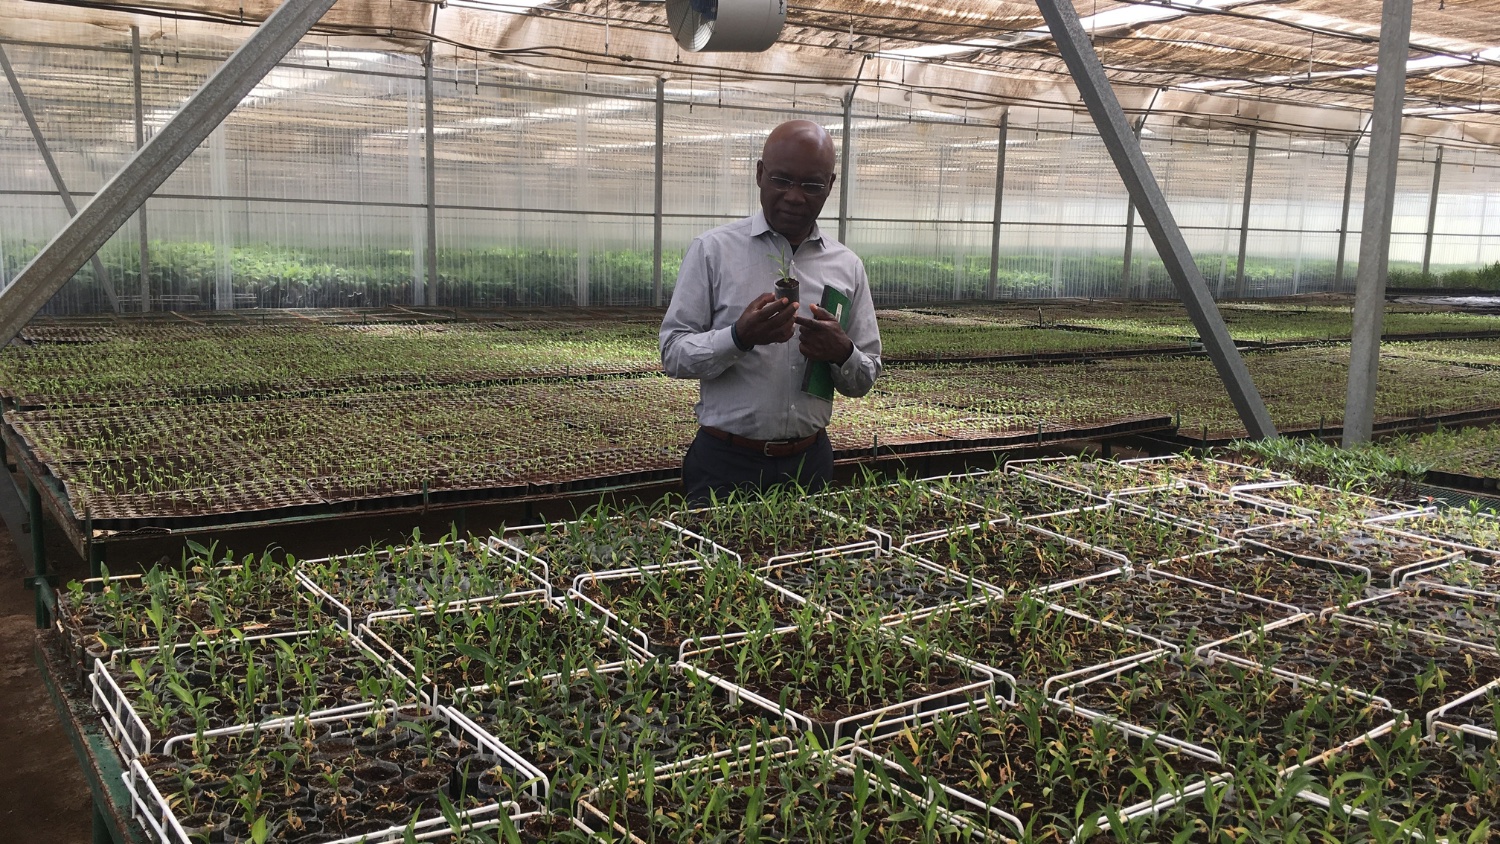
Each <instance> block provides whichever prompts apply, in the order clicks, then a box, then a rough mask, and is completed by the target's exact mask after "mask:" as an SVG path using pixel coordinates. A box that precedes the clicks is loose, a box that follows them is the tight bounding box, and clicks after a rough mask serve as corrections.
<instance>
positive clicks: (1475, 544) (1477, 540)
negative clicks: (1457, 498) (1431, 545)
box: [1385, 507, 1500, 563]
mask: <svg viewBox="0 0 1500 844" xmlns="http://www.w3.org/2000/svg"><path fill="white" fill-rule="evenodd" d="M1385 524H1386V526H1387V527H1389V528H1391V529H1392V530H1399V531H1403V532H1406V533H1413V534H1416V535H1418V536H1425V537H1430V538H1432V539H1436V540H1439V541H1442V542H1447V543H1450V544H1452V545H1457V546H1458V547H1460V548H1462V549H1464V550H1465V551H1467V552H1468V554H1469V557H1470V558H1472V559H1474V560H1477V561H1479V562H1481V563H1500V516H1497V515H1495V514H1494V513H1486V512H1484V511H1482V510H1478V509H1469V508H1466V507H1445V508H1443V509H1440V510H1436V511H1433V512H1422V513H1417V514H1414V515H1411V516H1408V517H1403V518H1398V519H1392V520H1390V521H1388V522H1386V523H1385Z"/></svg>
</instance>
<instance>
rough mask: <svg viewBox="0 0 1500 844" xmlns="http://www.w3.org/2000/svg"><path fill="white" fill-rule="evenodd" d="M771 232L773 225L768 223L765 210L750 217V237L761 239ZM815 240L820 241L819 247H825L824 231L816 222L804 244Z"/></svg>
mask: <svg viewBox="0 0 1500 844" xmlns="http://www.w3.org/2000/svg"><path fill="white" fill-rule="evenodd" d="M770 231H771V224H770V223H768V222H766V212H765V211H764V210H759V211H756V212H755V213H754V214H753V215H751V217H750V236H751V237H760V236H761V235H763V234H766V233H767V232H770ZM814 240H816V241H818V245H819V246H822V245H823V230H822V229H820V228H818V223H817V221H816V220H814V221H813V227H812V231H810V232H808V234H807V238H806V239H805V240H803V241H802V242H803V243H804V244H805V243H809V242H811V241H814ZM797 248H799V249H800V248H802V247H801V246H798V247H797Z"/></svg>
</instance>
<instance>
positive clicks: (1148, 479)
mask: <svg viewBox="0 0 1500 844" xmlns="http://www.w3.org/2000/svg"><path fill="white" fill-rule="evenodd" d="M1092 462H1100V463H1109V464H1110V465H1112V466H1116V467H1122V468H1124V469H1127V470H1129V471H1132V472H1134V473H1135V475H1136V476H1137V478H1138V479H1139V480H1140V481H1141V482H1140V483H1137V484H1132V485H1127V486H1121V487H1106V486H1099V487H1095V486H1094V485H1092V484H1080V483H1079V482H1077V481H1074V480H1071V479H1069V478H1065V477H1063V476H1061V475H1055V474H1052V473H1051V472H1049V471H1048V470H1049V469H1051V468H1053V467H1056V466H1061V465H1063V464H1077V465H1083V464H1087V463H1092ZM1005 471H1007V472H1011V473H1014V474H1017V475H1025V476H1026V477H1028V478H1031V479H1032V480H1036V481H1045V482H1047V483H1049V484H1052V485H1053V486H1058V487H1062V488H1063V489H1066V490H1071V491H1073V492H1083V493H1087V494H1088V495H1090V496H1092V497H1094V498H1108V497H1109V496H1110V495H1112V494H1118V493H1122V492H1144V491H1146V490H1151V489H1162V488H1165V487H1170V486H1175V485H1177V483H1176V482H1175V481H1168V482H1164V483H1156V482H1154V480H1153V479H1154V473H1151V474H1150V475H1148V474H1147V473H1146V472H1144V471H1143V470H1142V469H1141V468H1139V467H1137V466H1133V465H1128V464H1126V463H1125V462H1124V461H1116V460H1109V459H1107V458H1106V459H1102V460H1098V461H1091V460H1082V459H1080V458H1077V457H1036V458H1032V459H1030V460H1012V461H1010V462H1009V463H1006V464H1005Z"/></svg>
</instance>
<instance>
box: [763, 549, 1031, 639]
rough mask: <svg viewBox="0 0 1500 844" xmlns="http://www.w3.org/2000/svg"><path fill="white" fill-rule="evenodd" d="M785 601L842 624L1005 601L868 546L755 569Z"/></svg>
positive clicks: (918, 561) (900, 554)
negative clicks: (819, 611) (807, 606)
mask: <svg viewBox="0 0 1500 844" xmlns="http://www.w3.org/2000/svg"><path fill="white" fill-rule="evenodd" d="M756 574H757V575H759V576H760V577H761V578H762V579H763V580H764V581H765V583H766V584H767V585H768V586H770V587H771V588H772V589H774V590H776V591H777V592H779V593H781V594H782V595H784V596H786V597H788V598H790V599H792V600H795V601H805V602H807V603H810V604H812V605H813V606H816V607H818V608H820V609H823V610H826V611H827V612H829V613H831V614H833V615H834V616H836V617H838V618H846V619H848V618H870V617H875V616H878V617H879V619H880V620H881V621H882V622H889V621H896V620H899V619H901V618H904V617H906V616H908V615H911V614H912V613H920V612H926V611H929V610H933V609H936V608H938V607H942V606H946V605H949V604H961V603H976V602H984V601H988V600H992V599H995V598H1000V597H1004V595H1005V593H1004V592H1003V591H1002V590H1001V589H998V588H996V587H994V586H991V585H989V584H988V583H985V582H983V581H980V580H976V579H974V578H972V577H969V576H968V575H964V574H960V573H958V572H955V571H953V570H951V569H946V568H943V567H942V566H937V565H934V564H932V563H929V562H927V561H925V560H923V559H922V558H920V557H916V556H913V555H911V554H908V553H907V552H905V551H902V550H896V551H893V552H891V553H890V554H883V553H881V551H880V549H878V548H872V547H869V546H866V547H864V548H856V549H853V550H834V551H828V552H822V553H813V554H808V555H804V556H800V557H796V558H793V559H790V560H782V561H781V562H778V563H771V564H768V565H766V566H763V567H761V568H759V569H756Z"/></svg>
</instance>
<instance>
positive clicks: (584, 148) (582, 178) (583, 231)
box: [573, 105, 593, 308]
mask: <svg viewBox="0 0 1500 844" xmlns="http://www.w3.org/2000/svg"><path fill="white" fill-rule="evenodd" d="M574 138H576V139H577V140H576V143H575V144H574V150H575V152H574V159H573V160H574V164H575V168H576V169H575V178H576V179H577V182H576V184H577V196H576V201H577V203H578V207H579V208H584V207H587V203H588V200H589V154H588V145H589V119H588V108H587V107H586V106H583V105H580V106H579V107H578V115H577V118H576V124H575V127H574ZM589 234H590V232H589V215H588V214H580V215H579V220H578V230H577V235H578V276H577V278H576V280H575V283H574V285H575V286H574V288H573V304H574V305H577V306H578V307H580V308H587V307H588V306H589V256H590V250H591V247H592V245H593V244H592V243H591V242H590V240H589Z"/></svg>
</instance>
